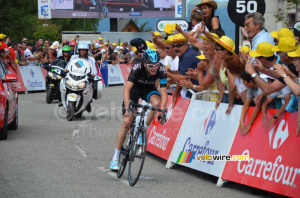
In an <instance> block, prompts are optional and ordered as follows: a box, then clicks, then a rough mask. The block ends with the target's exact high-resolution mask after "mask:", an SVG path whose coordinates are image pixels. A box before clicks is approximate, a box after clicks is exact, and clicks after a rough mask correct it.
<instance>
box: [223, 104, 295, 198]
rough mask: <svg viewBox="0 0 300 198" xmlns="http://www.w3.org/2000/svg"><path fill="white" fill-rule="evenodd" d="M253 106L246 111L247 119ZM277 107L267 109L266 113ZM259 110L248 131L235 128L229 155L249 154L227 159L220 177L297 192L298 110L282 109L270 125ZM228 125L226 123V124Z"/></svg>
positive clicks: (269, 188) (277, 191)
mask: <svg viewBox="0 0 300 198" xmlns="http://www.w3.org/2000/svg"><path fill="white" fill-rule="evenodd" d="M252 111H253V108H251V109H250V110H249V111H248V117H247V121H248V120H249V115H251V112H252ZM275 112H276V110H269V111H268V117H269V118H270V119H272V115H273V114H274V113H275ZM261 120H262V116H261V114H260V115H259V116H258V117H257V119H256V121H255V122H254V124H253V125H252V128H251V130H250V132H249V133H248V134H247V135H244V136H242V135H240V130H239V129H238V131H237V133H236V136H235V139H234V142H233V145H232V148H231V150H230V155H249V157H250V160H249V161H239V162H238V161H230V162H227V163H226V165H225V168H224V171H223V174H222V176H221V178H223V179H226V180H230V181H234V182H237V183H241V184H244V185H248V186H253V187H255V188H260V189H263V190H267V191H271V192H275V193H277V194H282V195H285V196H289V197H299V195H300V158H299V151H300V137H296V128H297V113H285V114H284V115H283V116H281V117H279V118H278V119H277V120H276V122H275V123H274V124H273V126H271V127H270V128H269V129H266V127H265V126H264V127H262V126H261V125H262V123H261ZM227 126H228V125H227Z"/></svg>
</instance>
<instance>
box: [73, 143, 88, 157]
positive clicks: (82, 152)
mask: <svg viewBox="0 0 300 198" xmlns="http://www.w3.org/2000/svg"><path fill="white" fill-rule="evenodd" d="M75 146H76V148H77V149H78V151H79V152H80V153H81V155H82V156H83V157H87V156H88V155H87V153H86V152H85V150H84V149H83V145H82V144H76V145H75Z"/></svg>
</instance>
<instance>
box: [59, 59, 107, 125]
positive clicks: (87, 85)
mask: <svg viewBox="0 0 300 198" xmlns="http://www.w3.org/2000/svg"><path fill="white" fill-rule="evenodd" d="M69 64H70V65H69ZM67 68H68V69H69V72H68V73H67V74H66V77H65V78H63V79H62V80H61V82H60V91H61V102H62V104H63V107H64V109H65V110H66V112H67V120H68V121H71V120H73V117H76V118H80V117H81V116H82V113H83V112H84V111H85V110H87V105H89V103H90V102H91V101H92V99H93V98H94V99H96V100H97V99H100V98H101V97H102V92H103V83H102V81H101V78H100V77H99V76H94V77H93V76H91V74H90V72H91V71H90V67H89V62H88V61H86V60H84V59H74V60H72V61H70V62H69V63H68V66H67Z"/></svg>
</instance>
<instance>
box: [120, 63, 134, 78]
mask: <svg viewBox="0 0 300 198" xmlns="http://www.w3.org/2000/svg"><path fill="white" fill-rule="evenodd" d="M120 68H121V70H122V74H123V78H124V81H125V82H126V81H127V80H128V76H129V74H130V71H131V69H132V64H120Z"/></svg>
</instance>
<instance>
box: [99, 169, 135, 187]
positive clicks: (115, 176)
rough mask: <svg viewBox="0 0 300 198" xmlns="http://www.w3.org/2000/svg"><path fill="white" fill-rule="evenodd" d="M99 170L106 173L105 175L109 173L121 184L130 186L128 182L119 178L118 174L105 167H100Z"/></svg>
mask: <svg viewBox="0 0 300 198" xmlns="http://www.w3.org/2000/svg"><path fill="white" fill-rule="evenodd" d="M98 169H99V170H100V171H102V172H104V173H107V174H108V175H109V176H111V177H112V178H114V179H117V180H118V181H120V182H121V183H123V184H126V185H127V186H129V183H128V180H126V179H123V178H117V174H116V173H115V172H112V171H111V170H108V169H105V167H98Z"/></svg>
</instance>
